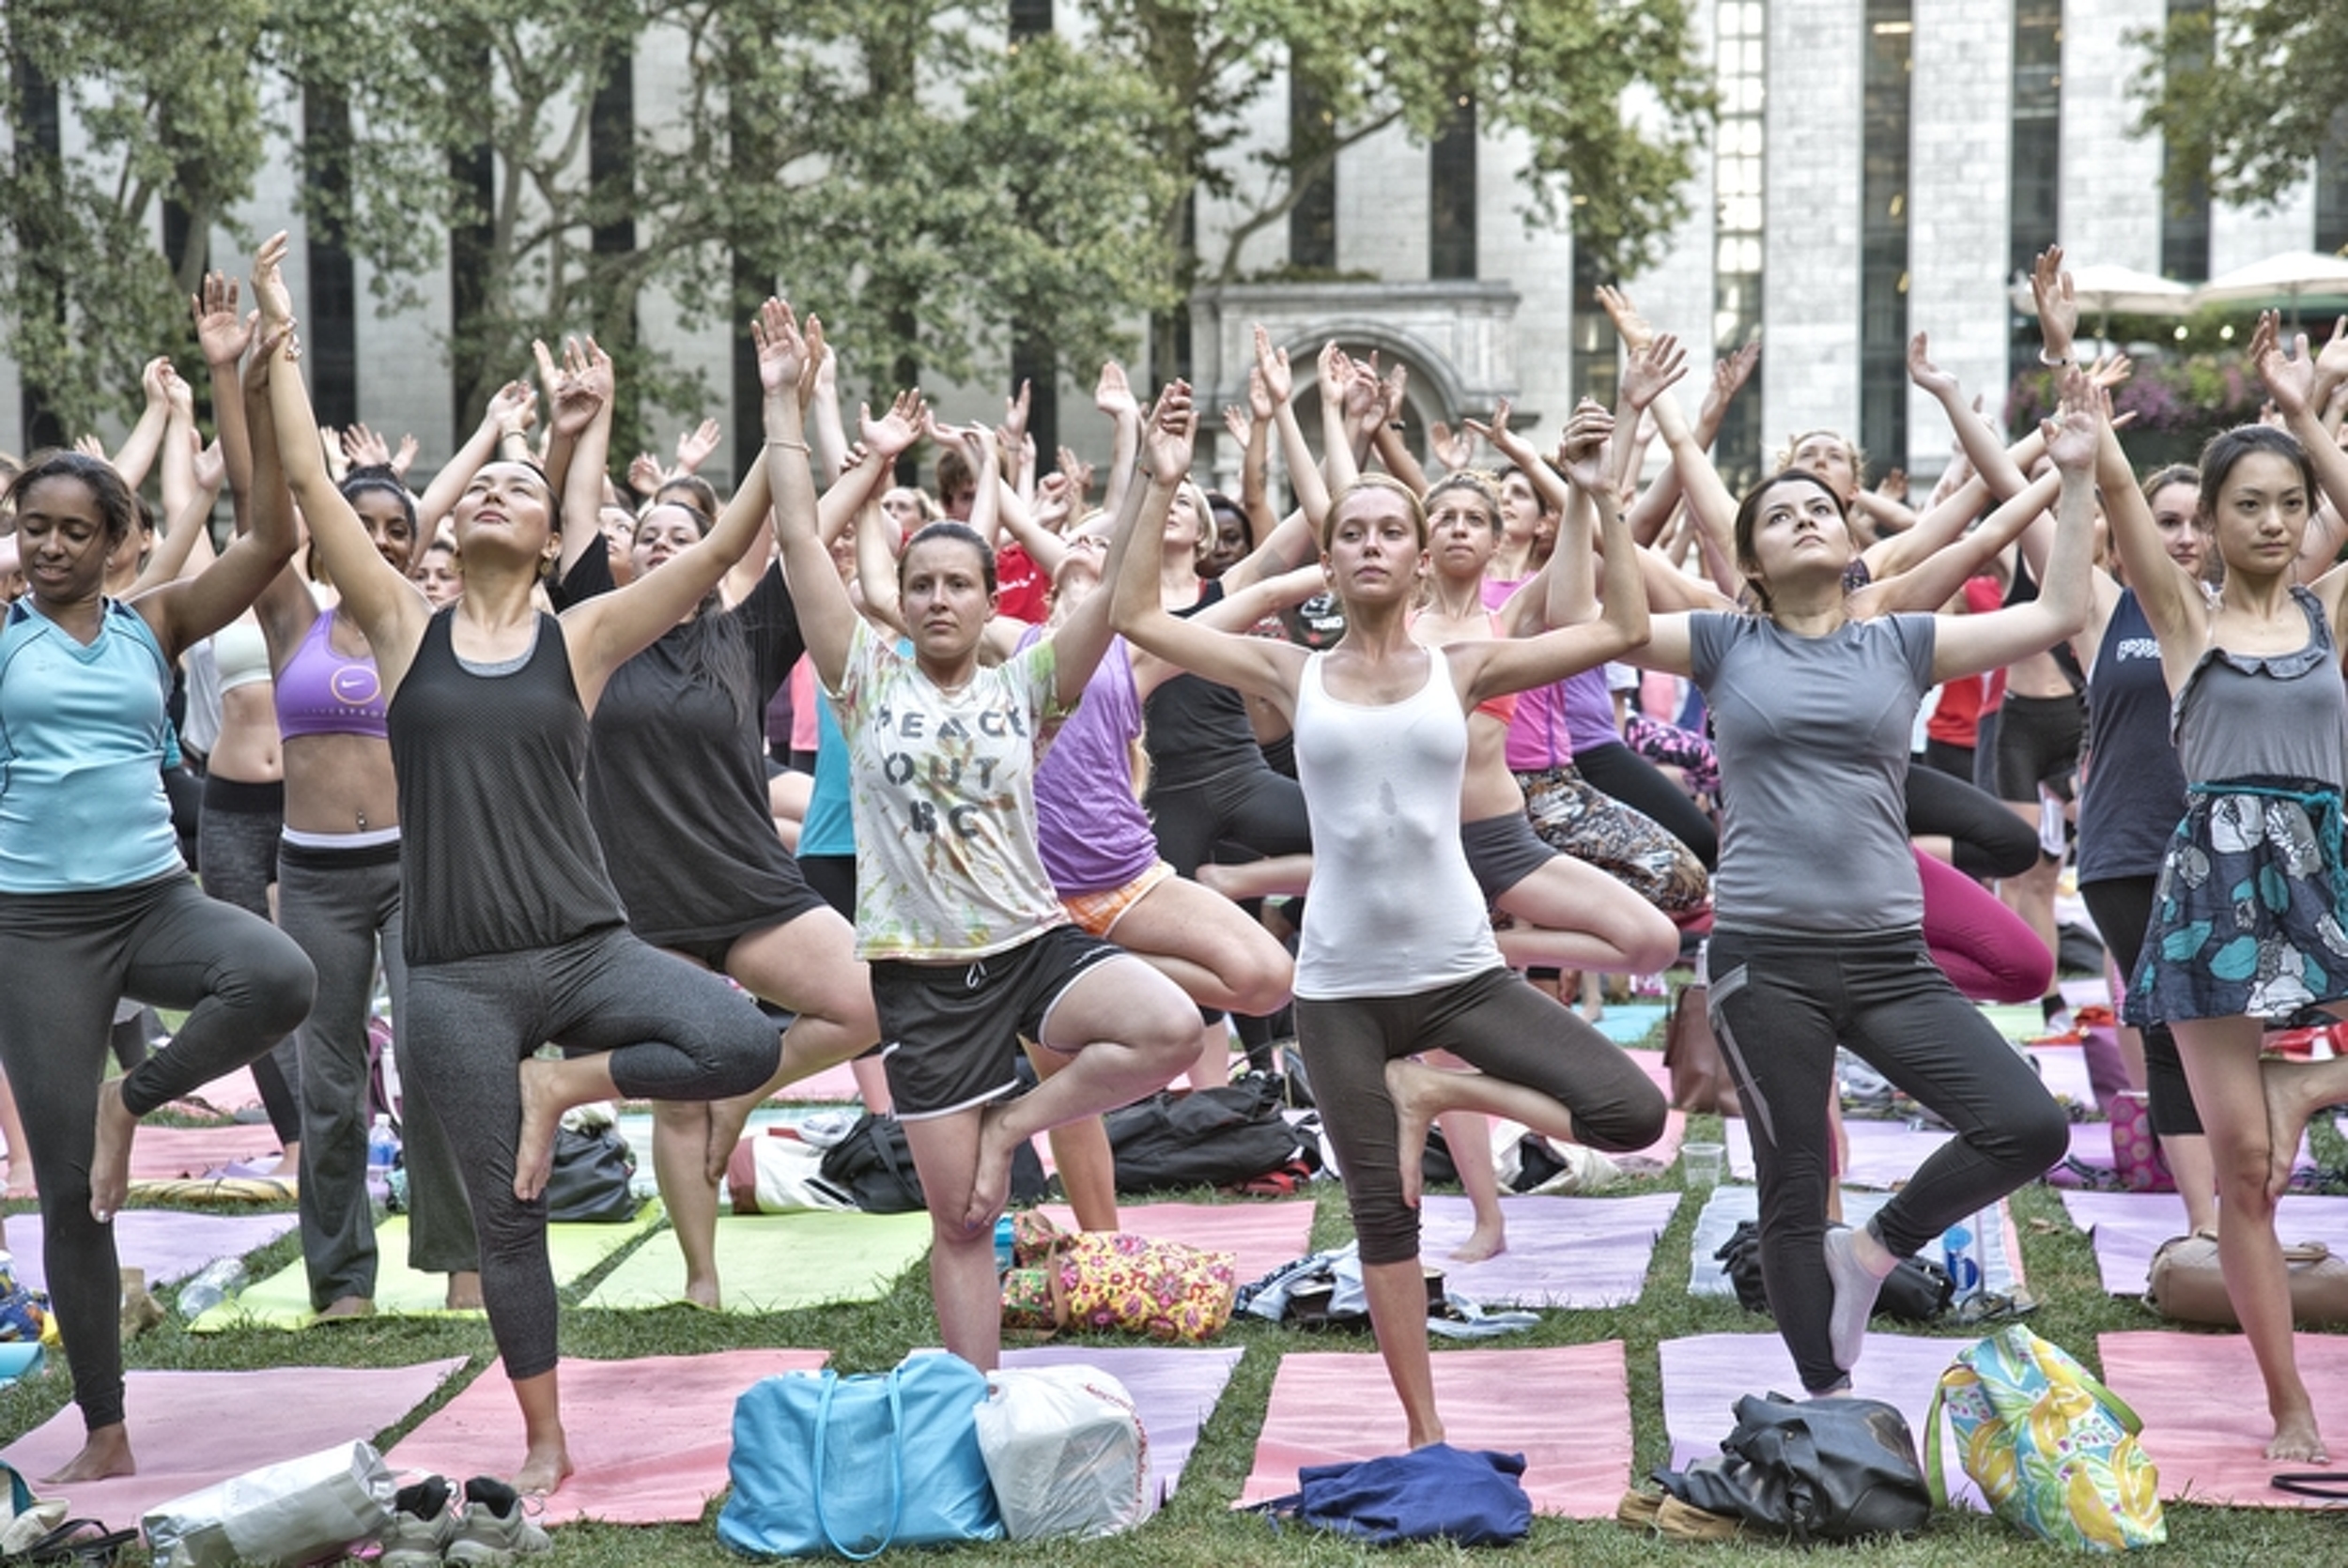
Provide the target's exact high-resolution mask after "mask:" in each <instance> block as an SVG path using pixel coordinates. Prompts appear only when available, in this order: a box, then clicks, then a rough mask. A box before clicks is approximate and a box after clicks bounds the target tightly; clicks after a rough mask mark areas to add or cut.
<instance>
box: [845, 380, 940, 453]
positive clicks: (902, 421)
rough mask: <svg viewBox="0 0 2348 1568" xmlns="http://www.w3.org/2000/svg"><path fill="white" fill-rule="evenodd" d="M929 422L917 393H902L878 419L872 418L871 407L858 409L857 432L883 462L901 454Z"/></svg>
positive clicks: (927, 411)
mask: <svg viewBox="0 0 2348 1568" xmlns="http://www.w3.org/2000/svg"><path fill="white" fill-rule="evenodd" d="M928 423H930V410H929V406H928V405H927V404H925V403H924V402H923V401H922V399H921V394H920V393H919V392H899V393H898V394H897V398H896V401H895V402H893V403H891V404H890V405H889V406H888V412H887V413H885V414H883V415H881V417H880V418H878V419H874V418H873V410H872V407H871V406H870V405H869V404H867V405H859V406H858V407H857V437H858V438H860V439H861V440H862V441H863V443H864V446H865V449H866V450H867V451H868V452H871V453H875V454H877V455H878V456H879V457H880V459H881V461H882V462H884V463H893V462H895V461H896V460H897V457H898V455H899V454H900V453H904V451H905V450H906V449H908V448H910V447H911V446H912V445H913V443H914V442H915V441H917V440H919V439H920V437H921V431H922V429H923V428H924V427H925V426H926V425H927V424H928Z"/></svg>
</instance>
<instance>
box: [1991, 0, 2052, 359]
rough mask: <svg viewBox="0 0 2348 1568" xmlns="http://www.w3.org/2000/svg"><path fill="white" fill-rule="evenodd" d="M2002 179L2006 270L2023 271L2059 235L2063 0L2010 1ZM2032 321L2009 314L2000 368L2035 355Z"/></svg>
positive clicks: (2024, 271) (2034, 333) (2035, 333)
mask: <svg viewBox="0 0 2348 1568" xmlns="http://www.w3.org/2000/svg"><path fill="white" fill-rule="evenodd" d="M2011 129H2012V132H2013V134H2012V136H2011V138H2010V139H2011V142H2012V146H2011V147H2010V148H2009V150H2008V152H2007V155H2006V179H2007V184H2008V186H2009V188H2010V189H2011V190H2012V192H2013V196H2012V207H2011V208H2009V210H2008V212H2007V217H2006V254H2005V265H2006V274H2007V276H2009V277H2011V276H2013V275H2014V274H2016V273H2022V274H2025V275H2027V274H2028V273H2029V271H2030V269H2031V266H2032V265H2033V264H2034V263H2035V262H2036V261H2037V259H2038V253H2039V252H2041V251H2043V250H2045V249H2046V248H2047V246H2049V245H2052V244H2054V243H2055V242H2056V240H2057V239H2059V238H2061V237H2062V181H2061V178H2060V169H2061V165H2062V0H2018V3H2017V4H2016V6H2015V8H2014V114H2013V119H2012V122H2011ZM2037 355H2038V328H2037V325H2036V323H2034V322H2025V321H2023V320H2021V319H2020V318H2019V317H2016V325H2015V330H2014V333H2013V338H2012V342H2011V344H2010V346H2009V349H2008V353H2007V361H2008V363H2007V370H2008V373H2009V374H2010V375H2019V374H2020V373H2021V372H2023V371H2024V370H2027V369H2029V368H2030V366H2031V364H2032V363H2033V362H2034V361H2036V359H2037Z"/></svg>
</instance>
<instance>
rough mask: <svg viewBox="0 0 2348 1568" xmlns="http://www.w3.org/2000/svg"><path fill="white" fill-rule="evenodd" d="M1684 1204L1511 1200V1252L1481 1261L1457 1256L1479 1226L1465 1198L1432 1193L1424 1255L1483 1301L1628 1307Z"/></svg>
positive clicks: (1659, 1195)
mask: <svg viewBox="0 0 2348 1568" xmlns="http://www.w3.org/2000/svg"><path fill="white" fill-rule="evenodd" d="M1678 1207H1679V1194H1678V1193H1676V1192H1650V1193H1647V1194H1645V1196H1643V1197H1636V1198H1552V1197H1506V1198H1503V1199H1501V1200H1500V1212H1501V1215H1502V1217H1503V1218H1504V1219H1505V1220H1506V1222H1507V1225H1508V1250H1507V1251H1506V1252H1505V1253H1501V1254H1500V1255H1499V1256H1498V1257H1491V1258H1486V1259H1485V1260H1484V1261H1483V1262H1481V1263H1458V1262H1454V1261H1453V1260H1452V1258H1451V1256H1450V1253H1451V1250H1452V1249H1453V1248H1455V1247H1457V1246H1459V1245H1460V1243H1461V1242H1462V1241H1465V1240H1466V1239H1467V1237H1468V1233H1469V1232H1470V1231H1471V1230H1473V1229H1474V1228H1475V1218H1474V1211H1473V1209H1472V1208H1471V1207H1470V1206H1469V1204H1468V1201H1467V1199H1465V1198H1464V1197H1450V1196H1445V1195H1441V1194H1430V1195H1429V1197H1428V1198H1427V1200H1426V1201H1425V1203H1424V1205H1423V1206H1422V1207H1421V1209H1420V1214H1419V1255H1420V1256H1421V1257H1422V1258H1424V1259H1425V1260H1426V1261H1427V1262H1429V1264H1432V1265H1433V1266H1435V1267H1436V1268H1441V1269H1442V1270H1443V1271H1444V1280H1445V1283H1446V1284H1448V1285H1449V1286H1450V1288H1451V1289H1453V1290H1456V1291H1458V1292H1459V1293H1460V1295H1462V1296H1464V1297H1466V1298H1467V1299H1469V1300H1471V1301H1474V1302H1475V1303H1477V1304H1478V1305H1479V1306H1488V1307H1520V1306H1521V1307H1613V1306H1621V1305H1624V1304H1626V1303H1628V1302H1631V1301H1636V1300H1637V1299H1639V1293H1640V1292H1641V1291H1642V1290H1644V1289H1645V1288H1646V1269H1647V1264H1648V1262H1649V1261H1650V1260H1651V1259H1652V1258H1653V1256H1654V1253H1655V1240H1656V1237H1660V1236H1661V1235H1662V1234H1663V1230H1664V1228H1665V1227H1666V1226H1668V1225H1669V1224H1670V1223H1671V1222H1672V1215H1673V1213H1674V1212H1675V1211H1676V1210H1677V1208H1678ZM1454 1446H1455V1447H1456V1446H1458V1445H1457V1444H1456V1443H1455V1444H1454ZM1483 1446H1486V1447H1497V1446H1498V1445H1497V1444H1486V1445H1483Z"/></svg>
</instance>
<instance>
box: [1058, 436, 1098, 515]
mask: <svg viewBox="0 0 2348 1568" xmlns="http://www.w3.org/2000/svg"><path fill="white" fill-rule="evenodd" d="M1059 471H1060V473H1061V474H1062V475H1064V476H1065V477H1066V478H1067V480H1068V489H1069V502H1068V504H1069V506H1070V507H1071V508H1072V509H1074V510H1076V511H1081V510H1083V508H1084V504H1085V498H1086V497H1088V496H1089V495H1091V494H1092V465H1091V464H1089V463H1088V462H1086V461H1085V460H1084V459H1083V458H1081V457H1079V456H1077V455H1076V454H1075V453H1074V452H1071V451H1070V450H1069V449H1068V448H1066V447H1062V448H1060V449H1059Z"/></svg>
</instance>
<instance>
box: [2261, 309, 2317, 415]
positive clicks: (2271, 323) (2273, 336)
mask: <svg viewBox="0 0 2348 1568" xmlns="http://www.w3.org/2000/svg"><path fill="white" fill-rule="evenodd" d="M2292 347H2293V349H2294V350H2295V352H2294V351H2286V349H2285V347H2284V346H2283V341H2282V331H2281V328H2280V326H2279V324H2278V321H2277V318H2276V315H2275V313H2274V312H2273V311H2266V312H2264V313H2263V314H2262V315H2260V316H2259V324H2258V331H2255V332H2253V333H2252V334H2251V335H2250V354H2251V359H2252V361H2254V362H2255V363H2256V364H2257V366H2258V373H2259V379H2260V380H2262V381H2263V382H2265V383H2266V395H2267V396H2268V397H2270V398H2272V399H2274V402H2275V407H2276V409H2277V410H2278V412H2280V413H2281V414H2282V416H2283V418H2284V419H2286V420H2290V419H2294V418H2296V417H2298V416H2299V415H2301V414H2304V413H2306V412H2308V411H2309V409H2310V408H2315V404H2314V398H2313V394H2314V391H2315V357H2314V356H2313V355H2312V354H2310V353H2309V352H2308V338H2307V334H2306V333H2305V332H2301V333H2299V334H2298V336H2297V337H2296V338H2295V339H2294V343H2293V345H2292ZM2315 411H2316V412H2319V413H2320V412H2322V410H2321V409H2320V408H2317V409H2316V410H2315Z"/></svg>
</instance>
